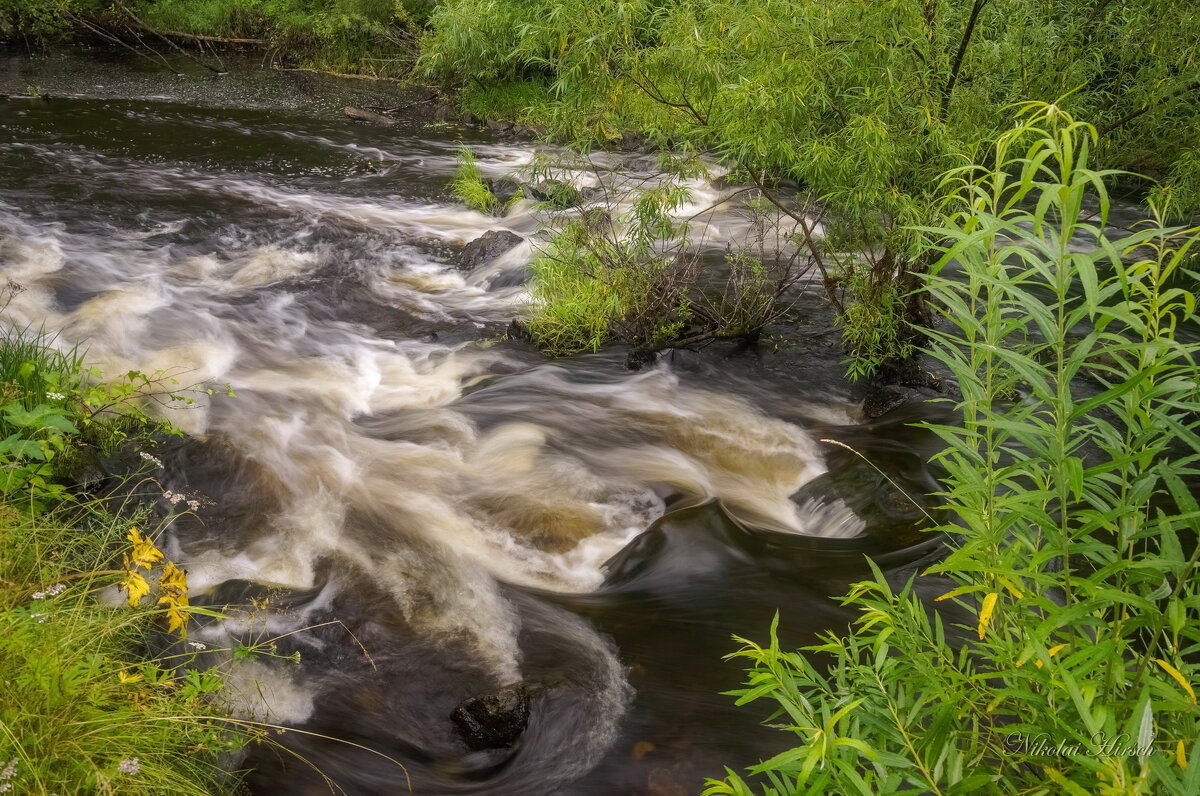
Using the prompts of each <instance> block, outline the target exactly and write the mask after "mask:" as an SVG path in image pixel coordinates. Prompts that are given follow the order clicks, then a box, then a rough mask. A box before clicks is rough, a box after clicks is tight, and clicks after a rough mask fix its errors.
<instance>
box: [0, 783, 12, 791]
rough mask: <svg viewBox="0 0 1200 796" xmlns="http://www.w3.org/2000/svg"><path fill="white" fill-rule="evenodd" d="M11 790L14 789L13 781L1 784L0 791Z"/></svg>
mask: <svg viewBox="0 0 1200 796" xmlns="http://www.w3.org/2000/svg"><path fill="white" fill-rule="evenodd" d="M10 790H12V783H11V782H5V783H4V784H3V785H0V793H8V792H9V791H10Z"/></svg>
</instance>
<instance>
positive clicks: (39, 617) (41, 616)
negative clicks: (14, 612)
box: [29, 614, 46, 625]
mask: <svg viewBox="0 0 1200 796" xmlns="http://www.w3.org/2000/svg"><path fill="white" fill-rule="evenodd" d="M29 618H30V619H36V620H38V624H39V625H40V624H42V623H43V622H45V621H46V615H45V614H30V615H29Z"/></svg>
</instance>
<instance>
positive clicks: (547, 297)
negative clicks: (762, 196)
mask: <svg viewBox="0 0 1200 796" xmlns="http://www.w3.org/2000/svg"><path fill="white" fill-rule="evenodd" d="M585 162H586V161H585ZM576 165H577V167H578V165H579V164H576ZM589 165H590V163H589ZM662 165H663V167H664V170H665V171H664V174H662V175H660V176H659V177H656V178H655V179H652V180H641V181H639V182H638V183H637V184H636V185H635V186H634V187H633V188H613V187H611V186H608V185H606V184H605V183H604V181H603V180H604V177H603V176H601V177H600V179H601V185H600V187H599V188H597V189H595V190H594V191H593V193H595V194H597V195H600V196H601V197H602V198H601V199H599V200H598V201H593V202H592V203H591V204H590V205H589V206H587V207H584V208H583V209H582V210H581V211H580V212H574V213H571V214H554V213H553V212H551V211H554V210H560V209H563V207H564V205H567V206H574V205H576V204H577V203H578V202H579V191H578V189H576V188H575V187H574V186H573V185H572V184H571V183H570V181H569V180H567V179H564V177H565V176H567V175H566V174H565V173H564V169H563V167H562V165H561V163H560V164H554V163H551V162H543V161H535V162H534V164H533V165H532V166H531V175H532V179H535V180H540V181H539V182H538V184H539V185H540V186H542V189H543V194H544V195H546V196H547V199H546V201H544V202H542V203H541V204H540V206H541V208H542V210H543V211H544V212H549V213H550V216H549V220H548V221H547V222H546V224H545V227H546V230H547V235H548V236H549V239H550V240H549V244H548V245H547V246H545V247H544V248H543V249H542V250H541V251H540V252H538V254H537V256H536V257H535V259H534V262H533V268H532V270H533V279H532V284H531V293H532V297H533V300H534V302H533V303H534V310H533V314H532V315H531V317H529V318H528V320H527V322H526V328H527V330H528V332H529V334H530V336H531V337H532V338H533V340H534V341H535V342H536V343H538V344H539V345H540V346H541V347H542V348H543V350H545V351H546V352H547V353H550V354H551V355H553V356H561V355H565V354H571V353H577V352H580V351H595V350H598V349H599V347H600V346H601V345H603V344H605V343H608V342H620V343H624V344H626V345H628V346H629V349H630V350H629V360H628V361H629V364H630V365H633V366H637V365H640V364H642V362H643V361H644V360H645V359H646V358H648V357H649V356H651V355H652V354H653V353H654V352H656V351H658V350H660V349H663V348H667V347H672V346H695V345H703V344H706V343H710V342H712V341H713V340H717V339H735V340H747V339H755V338H757V336H758V334H759V332H760V331H761V329H762V328H763V327H764V326H765V325H766V324H767V323H769V322H770V321H771V320H773V319H774V318H776V317H778V316H779V315H780V314H781V313H782V312H784V311H786V309H787V308H788V305H787V303H786V301H785V300H784V298H783V297H784V294H785V293H786V292H787V291H788V290H789V289H790V288H791V287H792V285H793V284H795V282H796V281H797V280H798V279H799V278H800V277H801V276H802V275H803V269H801V268H799V267H798V262H799V255H798V252H797V251H796V250H795V249H794V247H792V246H791V244H790V241H789V240H788V235H787V234H786V232H785V231H784V230H782V229H781V228H780V227H779V225H778V223H777V219H776V220H775V221H772V220H770V219H769V218H768V214H766V213H764V212H762V210H763V209H762V208H748V209H747V212H748V213H749V214H750V216H751V224H750V226H751V229H752V231H753V234H752V235H751V236H750V238H751V239H750V240H749V241H747V242H746V245H745V246H744V247H742V248H741V249H738V250H730V251H729V252H728V253H727V255H726V257H725V262H724V263H723V264H720V265H718V264H715V263H712V262H711V259H712V258H711V257H708V258H707V259H706V257H705V255H704V253H703V252H702V251H699V250H698V248H699V247H698V246H697V245H696V244H695V243H694V241H693V240H692V237H691V229H690V227H691V223H690V220H687V219H681V218H678V217H677V214H678V212H679V211H680V209H681V208H682V207H683V205H684V203H685V202H686V201H687V200H688V198H689V195H690V194H689V190H688V188H687V186H686V184H685V183H684V179H685V178H686V177H688V176H693V175H694V174H695V170H696V169H697V168H699V165H698V163H697V162H695V161H694V160H692V159H689V158H664V159H663V162H662ZM563 219H566V220H565V222H564V220H563Z"/></svg>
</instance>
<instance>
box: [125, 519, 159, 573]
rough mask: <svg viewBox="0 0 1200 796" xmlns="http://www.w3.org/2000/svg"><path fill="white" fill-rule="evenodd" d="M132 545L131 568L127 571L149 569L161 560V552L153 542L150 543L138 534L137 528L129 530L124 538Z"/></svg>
mask: <svg viewBox="0 0 1200 796" xmlns="http://www.w3.org/2000/svg"><path fill="white" fill-rule="evenodd" d="M125 538H126V539H128V540H129V542H130V544H132V545H133V553H132V556H131V558H132V561H133V564H132V566H130V567H129V569H136V568H137V567H142V568H144V569H150V568H152V567H153V566H154V564H155V563H156V562H159V561H162V560H163V554H162V551H161V550H159V549H158V548H157V547H155V546H154V542H152V541H150V540H149V539H146V538H145V537H143V536H142V535H141V534H140V533H138V529H137V528H130V529H129V535H128V536H126V537H125Z"/></svg>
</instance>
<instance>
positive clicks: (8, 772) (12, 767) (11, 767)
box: [0, 757, 20, 781]
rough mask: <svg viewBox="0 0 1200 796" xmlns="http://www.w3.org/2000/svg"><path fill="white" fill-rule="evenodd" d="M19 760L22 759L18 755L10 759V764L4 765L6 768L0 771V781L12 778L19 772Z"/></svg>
mask: <svg viewBox="0 0 1200 796" xmlns="http://www.w3.org/2000/svg"><path fill="white" fill-rule="evenodd" d="M19 762H20V759H19V758H16V757H14V758H13V759H12V760H9V761H8V765H6V766H5V767H4V770H3V771H0V781H2V780H6V779H12V778H13V777H14V776H15V775H16V773H17V763H19Z"/></svg>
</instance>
